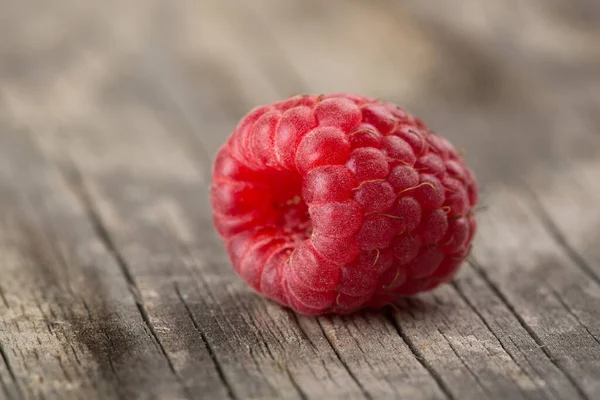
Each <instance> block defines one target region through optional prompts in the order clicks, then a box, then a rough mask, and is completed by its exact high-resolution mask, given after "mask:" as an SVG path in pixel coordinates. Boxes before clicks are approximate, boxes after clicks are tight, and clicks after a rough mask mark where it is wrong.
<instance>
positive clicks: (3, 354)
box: [0, 343, 24, 399]
mask: <svg viewBox="0 0 600 400" xmlns="http://www.w3.org/2000/svg"><path fill="white" fill-rule="evenodd" d="M0 356H1V357H2V361H3V362H4V365H5V366H6V370H7V371H8V374H9V375H10V379H11V380H12V381H13V382H14V384H15V388H16V390H17V394H18V395H19V398H21V399H22V398H24V396H23V390H22V388H21V384H20V383H19V381H18V379H17V376H16V374H15V371H14V369H13V367H12V364H11V363H10V358H9V357H8V355H7V354H6V351H4V345H3V344H2V343H0ZM3 382H4V381H3Z"/></svg>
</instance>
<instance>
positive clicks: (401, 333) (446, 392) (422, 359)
mask: <svg viewBox="0 0 600 400" xmlns="http://www.w3.org/2000/svg"><path fill="white" fill-rule="evenodd" d="M384 314H385V316H386V318H387V320H388V321H389V322H390V323H391V324H392V326H393V327H394V329H395V330H396V332H397V333H398V335H399V336H400V337H401V338H402V340H403V341H404V343H405V344H406V345H407V346H408V348H409V349H410V352H411V353H412V354H413V356H414V357H415V358H416V359H417V361H418V362H419V364H421V365H422V366H423V368H425V370H426V371H427V372H428V373H429V375H431V377H432V378H433V380H434V381H435V383H436V384H437V386H438V387H439V389H440V390H441V391H442V393H443V394H444V395H445V396H446V397H447V398H448V399H449V400H456V398H455V397H454V395H453V394H452V392H451V390H450V388H449V387H448V385H447V384H446V382H444V380H443V379H442V377H441V375H440V374H439V373H438V372H437V371H436V370H435V368H434V367H433V366H432V365H431V364H430V363H429V361H427V359H426V358H425V356H424V355H423V353H422V352H421V350H419V349H418V348H417V346H415V344H414V342H413V341H412V339H411V338H409V337H408V335H406V333H405V332H404V330H403V329H402V327H401V326H400V324H399V323H398V321H397V320H396V318H395V317H394V314H393V311H392V310H391V309H386V310H385V311H384Z"/></svg>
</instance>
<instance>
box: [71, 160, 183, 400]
mask: <svg viewBox="0 0 600 400" xmlns="http://www.w3.org/2000/svg"><path fill="white" fill-rule="evenodd" d="M59 170H60V171H61V172H62V173H63V176H64V178H65V180H66V181H67V182H68V183H69V187H70V188H71V190H72V191H73V193H74V194H75V195H76V196H77V198H78V199H79V201H80V202H81V204H82V206H83V207H84V210H85V212H86V214H87V216H88V219H89V221H90V224H91V225H92V228H93V229H94V232H95V233H96V234H97V235H98V238H99V239H100V240H101V241H102V243H103V244H104V246H105V247H106V249H107V250H108V252H109V253H110V254H111V255H112V256H113V258H114V260H115V261H116V263H117V265H118V266H119V268H120V270H121V272H122V274H123V276H124V277H125V280H126V281H127V283H128V288H129V291H130V293H131V295H132V296H133V298H134V301H135V304H136V307H137V309H138V311H139V313H140V315H141V317H142V320H143V321H144V324H145V327H147V329H148V331H149V333H150V335H151V336H152V338H153V340H154V342H155V343H156V345H157V346H158V348H159V350H160V353H161V354H162V356H163V357H164V359H165V361H166V362H167V365H168V367H169V369H170V370H171V372H172V373H173V375H174V376H175V378H176V379H177V381H178V382H179V383H180V384H181V386H182V388H183V391H184V393H185V394H186V396H187V398H188V399H192V394H191V393H190V390H189V388H188V387H187V385H186V384H185V382H184V381H183V379H182V378H181V376H180V375H179V373H178V372H177V370H176V369H175V366H174V364H173V361H172V360H171V357H170V356H169V354H168V353H167V351H166V349H165V347H164V346H163V344H162V342H161V340H160V338H159V336H158V334H157V333H156V330H155V329H154V326H153V324H152V322H151V321H150V317H149V315H148V312H147V311H146V308H145V306H144V303H143V300H142V297H141V293H140V290H139V288H138V286H137V283H136V282H135V279H134V277H133V275H132V273H131V271H130V270H129V266H128V265H127V262H126V261H125V258H124V257H123V256H122V255H121V253H120V252H119V250H118V248H117V247H116V245H115V243H114V241H113V240H112V238H111V236H110V234H109V232H108V230H107V228H106V227H105V226H104V223H103V221H102V219H101V217H100V215H99V214H98V211H97V210H96V207H95V205H94V204H93V201H92V199H91V197H90V195H89V193H88V192H87V190H86V188H85V184H84V182H83V176H82V175H81V173H80V172H79V170H78V169H77V168H76V166H75V165H74V164H71V165H70V166H69V168H68V169H65V167H62V166H61V167H60V168H59ZM109 361H110V360H109ZM111 368H113V370H114V367H113V365H112V362H111Z"/></svg>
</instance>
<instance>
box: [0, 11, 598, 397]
mask: <svg viewBox="0 0 600 400" xmlns="http://www.w3.org/2000/svg"><path fill="white" fill-rule="evenodd" d="M599 42H600V4H598V3H597V2H594V1H591V0H569V1H567V0H562V1H560V0H535V1H534V0H532V1H528V2H522V1H520V0H510V1H509V0H493V1H486V2H482V1H479V0H448V1H444V2H438V1H433V0H432V1H422V0H406V1H393V0H373V1H359V0H352V1H350V0H348V1H342V0H335V1H327V2H325V1H318V0H308V1H302V2H300V1H298V2H291V1H288V2H284V1H278V0H260V1H258V0H255V1H252V2H250V1H243V0H228V1H219V0H203V1H198V0H173V1H159V0H155V1H152V0H146V1H145V0H107V1H103V2H99V1H98V2H91V1H89V2H84V1H80V0H55V1H52V2H46V1H41V0H20V1H9V0H0V273H1V275H0V276H1V278H0V355H1V357H2V359H1V360H0V383H1V386H2V391H1V392H0V398H7V399H20V398H24V399H38V398H40V399H44V398H47V399H50V398H52V399H70V398H85V399H95V398H98V399H112V398H119V399H130V398H140V399H152V398H165V399H177V398H182V399H192V398H198V399H200V398H203V399H204V398H210V399H250V398H253V399H277V398H286V399H288V398H289V399H323V398H350V399H354V398H356V399H379V398H382V399H383V398H405V399H461V400H462V399H480V398H482V397H484V396H485V398H490V399H506V398H510V399H525V398H535V399H596V398H598V397H600V308H599V307H598V304H599V302H600V250H599V247H598V243H600V211H598V210H599V208H598V204H600V117H599V116H600V46H598V43H599ZM342 90H343V91H355V92H359V93H364V94H368V95H372V96H375V97H380V98H382V99H386V100H391V101H395V102H397V103H399V104H401V105H403V106H405V107H407V108H408V109H409V110H411V111H413V112H415V113H416V114H418V115H420V116H422V118H423V119H425V120H426V121H428V122H429V123H430V124H431V125H432V126H433V127H434V128H435V129H436V130H438V131H440V132H441V133H443V134H445V135H447V136H448V137H450V138H451V139H452V140H453V141H454V142H456V143H457V144H459V145H460V146H462V147H464V148H465V149H466V151H467V158H468V159H469V162H470V163H471V164H472V165H473V166H474V168H475V170H476V172H477V174H478V176H479V177H480V179H481V183H482V188H483V193H484V196H483V202H484V203H485V205H486V206H487V208H486V210H485V211H482V212H481V213H480V215H479V221H480V227H481V228H480V234H479V237H478V239H477V242H476V245H475V248H474V252H473V255H472V257H471V262H470V263H469V265H466V266H465V267H464V268H463V270H462V272H461V273H460V275H459V276H458V278H457V279H456V280H455V282H454V283H453V284H452V285H447V286H445V287H443V288H440V289H439V290H436V291H435V292H434V293H431V294H426V295H422V296H418V297H417V298H415V299H413V300H409V301H406V302H405V303H403V304H401V305H400V307H398V308H397V309H395V310H392V309H390V310H387V311H385V312H381V313H377V312H369V313H363V314H360V315H356V316H351V317H344V318H339V317H320V318H307V317H303V316H298V315H295V314H294V313H292V312H290V311H288V310H284V309H281V308H280V307H278V306H276V305H274V304H272V303H270V302H267V301H264V300H262V299H260V298H259V297H257V296H255V295H254V294H252V293H251V292H250V291H249V290H248V289H247V288H246V287H245V286H244V285H243V284H242V283H241V281H240V279H238V278H236V277H235V275H234V273H233V272H232V271H231V269H230V268H229V266H228V262H227V259H226V256H225V254H224V251H223V248H222V246H221V244H220V243H219V241H218V240H217V238H216V236H215V234H214V232H213V230H212V226H211V222H210V210H209V206H208V201H207V182H208V179H209V170H210V163H211V156H212V155H213V154H214V152H215V150H216V149H217V147H218V146H219V145H220V144H221V143H222V142H223V141H224V140H225V138H226V136H227V135H228V133H229V131H230V130H231V129H232V127H233V126H234V125H235V123H236V121H237V120H238V119H239V118H240V117H241V116H242V115H243V114H244V113H245V112H246V111H248V110H249V109H250V108H251V107H253V106H254V105H256V104H258V103H265V102H270V101H273V100H276V99H279V98H282V97H284V96H288V95H291V94H295V93H304V92H330V91H342Z"/></svg>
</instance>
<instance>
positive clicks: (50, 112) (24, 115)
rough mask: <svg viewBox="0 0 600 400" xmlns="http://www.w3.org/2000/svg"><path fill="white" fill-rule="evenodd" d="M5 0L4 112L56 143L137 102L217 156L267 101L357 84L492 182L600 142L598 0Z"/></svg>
mask: <svg viewBox="0 0 600 400" xmlns="http://www.w3.org/2000/svg"><path fill="white" fill-rule="evenodd" d="M0 7H1V10H2V12H0V26H1V28H0V105H1V111H0V112H2V113H4V114H8V115H10V116H11V118H13V119H15V120H17V121H18V122H19V124H22V125H24V126H26V127H28V128H31V129H32V130H34V131H36V132H39V131H44V132H45V133H44V136H46V139H44V140H46V143H47V144H48V145H49V146H54V145H56V146H63V143H64V141H63V140H58V141H57V140H50V139H48V137H52V138H55V137H57V136H58V137H62V138H63V139H64V140H66V141H67V142H71V144H70V146H73V145H75V144H74V143H73V141H74V142H78V141H81V137H82V136H85V131H86V130H90V129H91V130H98V129H101V130H102V129H105V128H102V126H105V125H106V124H107V123H108V122H109V121H108V120H109V119H111V118H113V119H114V118H115V117H116V116H117V115H119V114H120V113H126V114H128V116H122V117H123V118H125V119H128V118H129V119H131V118H133V110H137V112H138V113H139V112H148V113H152V114H153V115H154V118H156V119H157V120H156V121H155V122H156V123H160V124H164V125H166V126H167V128H166V129H167V130H168V131H169V132H170V133H171V134H172V135H173V136H179V137H184V138H185V139H184V140H190V141H191V142H195V144H194V146H196V145H200V146H201V147H202V152H204V153H205V154H206V155H208V157H210V156H212V155H213V154H214V151H215V149H216V148H217V147H218V146H219V145H220V144H221V143H222V142H223V141H224V140H225V139H226V137H227V135H228V134H229V132H230V131H231V129H232V128H233V127H234V126H235V123H236V122H237V121H238V120H239V119H240V118H241V117H242V116H243V114H245V113H246V112H247V111H248V110H249V109H251V108H252V107H254V106H256V105H257V104H262V103H267V102H271V101H274V100H277V99H281V98H283V97H287V96H291V95H294V94H298V93H307V92H311V93H328V92H333V91H350V92H356V93H360V94H364V95H369V96H373V97H378V98H381V99H383V100H388V101H393V102H396V103H397V104H399V105H401V106H403V107H405V108H407V109H408V110H409V111H412V112H413V113H415V114H417V115H418V116H420V117H421V118H423V119H424V120H425V121H426V122H428V123H429V124H430V125H431V126H432V127H433V129H434V130H436V131H438V132H439V133H441V134H443V135H446V136H448V137H450V138H451V139H452V140H453V141H455V142H456V143H457V145H459V146H462V147H464V148H466V149H468V150H469V153H470V158H471V160H470V162H471V163H473V164H472V165H474V167H475V169H476V170H477V172H478V174H479V175H480V176H481V177H482V179H484V180H485V179H492V178H493V177H494V176H498V175H503V173H502V171H506V170H507V168H509V167H513V168H518V169H522V168H530V167H533V166H534V165H535V164H536V163H537V162H540V161H541V160H544V159H547V160H548V159H563V158H564V157H566V156H573V157H575V156H576V157H591V156H595V155H596V154H597V150H598V142H599V140H598V130H599V125H600V113H599V107H600V45H599V43H600V4H599V3H598V2H597V1H595V0H530V1H527V2H523V1H519V0H486V1H480V0H445V1H434V0H428V1H423V0H369V1H366V0H329V1H319V0H306V1H279V0H253V1H249V0H223V1H221V0H173V1H161V0H106V1H102V2H99V1H96V2H95V1H80V0H54V1H51V2H48V1H36V0H20V1H9V0H4V1H1V2H0ZM121 122H123V121H121ZM127 124H134V125H135V124H138V125H140V124H142V122H140V121H139V120H138V121H137V122H135V121H129V122H127ZM105 130H106V132H105V134H106V135H107V136H111V137H113V136H112V135H118V136H119V137H120V138H121V140H128V138H133V137H135V138H136V139H135V140H144V135H143V134H142V133H141V132H135V133H134V132H132V130H141V131H143V130H144V128H143V127H141V126H137V127H133V126H129V127H128V128H119V129H116V130H118V131H119V132H118V133H115V132H113V131H112V129H111V128H106V129H105ZM590 132H594V134H590ZM113 138H114V137H113ZM104 139H105V140H106V141H105V143H106V145H107V146H109V148H110V151H118V149H116V148H115V146H114V142H112V141H111V139H110V138H108V137H107V138H104ZM198 139H199V140H198ZM89 140H91V141H92V142H94V146H95V145H98V146H101V144H100V143H96V141H98V140H100V139H97V138H96V139H89ZM132 140H133V139H132ZM50 142H51V143H50ZM140 145H142V144H140ZM100 148H101V147H100ZM100 148H98V149H97V150H98V151H99V150H100ZM104 150H105V151H109V149H108V148H107V149H104ZM473 153H474V154H473Z"/></svg>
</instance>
